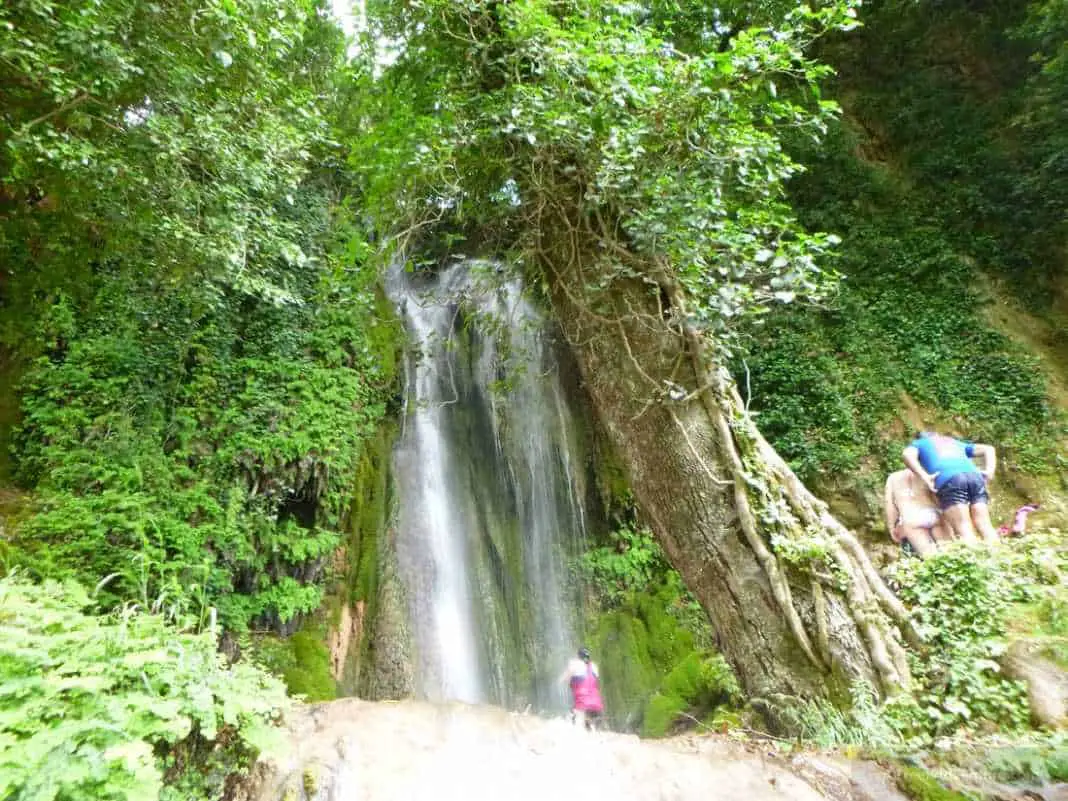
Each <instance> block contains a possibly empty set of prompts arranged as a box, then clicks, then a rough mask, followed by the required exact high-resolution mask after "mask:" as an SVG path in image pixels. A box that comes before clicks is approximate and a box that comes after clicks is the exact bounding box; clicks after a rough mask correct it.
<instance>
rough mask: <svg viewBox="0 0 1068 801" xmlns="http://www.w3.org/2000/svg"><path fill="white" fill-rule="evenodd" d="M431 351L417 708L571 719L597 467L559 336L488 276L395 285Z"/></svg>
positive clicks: (412, 358) (410, 532) (420, 470)
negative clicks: (578, 573)
mask: <svg viewBox="0 0 1068 801" xmlns="http://www.w3.org/2000/svg"><path fill="white" fill-rule="evenodd" d="M388 291H389V293H390V295H391V297H392V299H393V300H394V302H395V303H396V304H397V307H398V309H399V311H400V313H401V315H402V317H403V319H404V321H405V324H406V325H407V327H408V331H409V335H410V338H411V340H412V342H413V343H414V345H415V346H416V347H417V348H418V352H416V353H413V354H410V355H409V357H408V359H407V365H406V373H407V390H406V396H405V411H404V423H403V431H402V435H401V438H400V442H399V444H398V446H397V449H396V451H395V454H394V474H395V476H396V485H397V492H398V500H399V509H400V511H399V519H398V526H399V528H398V532H397V555H398V560H399V563H400V568H401V574H402V578H403V580H404V582H405V585H406V589H407V592H408V596H409V603H410V607H411V612H412V622H413V630H414V631H413V633H414V636H415V646H416V651H417V663H416V683H417V691H418V693H419V694H420V695H421V696H422V697H425V698H428V699H431V700H450V699H451V700H461V701H467V702H472V703H477V702H490V703H496V704H502V705H506V706H518V705H525V704H533V705H534V706H535V707H537V708H540V709H549V708H553V707H555V708H557V709H560V708H562V704H563V694H562V690H561V689H560V688H557V687H556V686H555V683H554V681H553V679H554V678H555V675H556V674H557V673H559V672H560V670H561V669H562V668H563V665H564V663H565V661H566V659H567V657H568V656H569V655H570V654H571V653H572V652H573V651H574V649H575V647H577V645H578V643H577V642H576V640H575V638H574V631H575V624H576V621H575V620H574V614H575V609H576V608H577V606H578V603H577V593H576V592H575V590H574V588H572V587H571V586H570V583H569V581H568V580H567V571H566V564H565V562H566V560H567V559H568V558H569V557H570V556H572V555H574V554H575V553H576V550H577V548H578V547H579V546H580V544H581V542H582V540H583V538H584V536H585V526H586V523H585V511H584V498H585V486H584V481H583V476H584V473H583V471H584V468H585V464H586V459H585V457H584V454H583V453H582V452H581V447H580V443H581V437H580V436H579V432H577V431H576V429H575V424H574V422H573V419H572V414H571V411H570V409H569V406H568V402H567V397H566V393H565V390H564V385H563V382H562V379H561V375H560V370H559V368H558V365H557V353H558V351H557V350H556V349H555V348H554V347H553V345H552V342H551V339H550V337H549V335H548V333H547V331H548V329H547V325H546V323H545V321H544V319H543V318H542V317H541V315H540V314H538V312H537V311H536V309H535V308H534V307H533V306H532V305H531V304H530V303H529V302H528V301H527V300H526V299H525V298H524V297H523V295H522V292H521V285H520V283H519V281H518V280H517V279H509V278H507V276H505V275H504V274H503V273H502V271H501V268H500V267H497V266H496V265H492V264H488V263H484V262H461V263H458V264H456V265H454V266H452V267H450V268H449V269H448V270H446V271H443V272H442V273H440V274H438V275H430V274H415V275H413V274H408V273H405V272H403V271H402V270H400V269H397V270H395V272H394V273H393V275H392V276H391V278H390V280H389V283H388Z"/></svg>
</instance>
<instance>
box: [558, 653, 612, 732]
mask: <svg viewBox="0 0 1068 801" xmlns="http://www.w3.org/2000/svg"><path fill="white" fill-rule="evenodd" d="M561 681H566V682H567V683H568V686H569V687H570V688H571V720H572V721H573V722H575V723H579V722H581V723H582V724H583V725H584V726H585V727H586V728H587V729H593V728H597V727H599V726H600V722H601V719H602V717H603V715H604V700H603V699H602V698H601V685H600V677H599V676H598V674H597V663H596V662H593V661H592V660H591V659H590V649H589V648H586V647H585V646H583V647H582V648H579V650H578V659H572V660H571V661H570V662H568V665H567V670H566V671H564V675H563V676H561Z"/></svg>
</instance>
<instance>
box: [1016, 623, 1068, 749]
mask: <svg viewBox="0 0 1068 801" xmlns="http://www.w3.org/2000/svg"><path fill="white" fill-rule="evenodd" d="M1001 664H1002V668H1003V669H1004V670H1005V675H1007V676H1009V677H1010V678H1013V679H1018V680H1020V681H1023V682H1025V683H1026V684H1027V700H1028V704H1029V705H1030V707H1031V719H1032V721H1033V722H1034V723H1035V724H1036V725H1039V726H1049V727H1051V728H1056V729H1059V728H1063V727H1064V726H1065V725H1066V724H1068V673H1066V672H1065V671H1064V669H1063V668H1061V667H1060V666H1059V665H1057V664H1056V663H1054V662H1053V661H1052V660H1050V659H1048V658H1046V657H1045V656H1043V654H1042V646H1041V644H1040V643H1037V642H1034V641H1031V640H1017V641H1015V642H1013V643H1012V645H1010V646H1009V649H1008V650H1007V651H1006V652H1005V655H1004V656H1003V657H1002V660H1001Z"/></svg>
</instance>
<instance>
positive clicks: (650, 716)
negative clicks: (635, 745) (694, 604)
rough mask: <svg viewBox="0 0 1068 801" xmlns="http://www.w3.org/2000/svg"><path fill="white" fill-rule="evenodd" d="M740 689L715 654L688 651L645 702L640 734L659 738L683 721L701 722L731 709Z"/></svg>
mask: <svg viewBox="0 0 1068 801" xmlns="http://www.w3.org/2000/svg"><path fill="white" fill-rule="evenodd" d="M740 696H741V687H740V686H739V685H738V680H737V679H736V678H735V676H734V672H733V671H732V670H731V668H730V665H728V664H727V662H726V660H725V659H724V658H723V657H722V656H720V655H719V654H704V653H700V652H697V651H694V652H691V653H690V654H688V655H687V656H686V658H685V659H683V660H682V661H681V662H679V663H678V664H677V665H676V666H675V667H674V668H673V669H672V670H671V672H670V673H668V674H667V675H666V676H665V677H664V680H663V682H662V683H661V686H660V690H659V691H658V692H657V693H656V694H655V695H654V696H653V697H652V698H651V699H649V703H648V704H647V705H646V707H645V714H644V718H643V720H642V735H643V736H645V737H663V736H664V735H665V734H669V733H670V732H671V730H672V728H673V727H674V726H675V725H676V724H678V723H680V722H684V723H686V725H687V726H688V725H689V724H690V723H692V722H694V721H698V722H700V721H702V720H703V719H704V718H706V717H708V716H709V715H711V714H712V713H714V712H715V711H716V710H718V709H720V708H721V707H725V706H733V705H734V704H736V703H737V702H738V701H739V699H740Z"/></svg>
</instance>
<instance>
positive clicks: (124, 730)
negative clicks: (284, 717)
mask: <svg viewBox="0 0 1068 801" xmlns="http://www.w3.org/2000/svg"><path fill="white" fill-rule="evenodd" d="M89 605H90V598H89V597H88V595H87V594H86V592H85V591H84V590H83V589H82V588H81V587H80V586H78V585H76V584H72V583H68V584H63V585H61V584H58V583H55V582H47V583H45V584H43V585H37V584H31V583H28V582H27V581H25V580H24V579H21V578H18V577H11V576H9V577H7V578H3V579H0V797H2V798H14V799H26V801H29V800H30V799H42V800H43V799H62V801H151V800H152V799H157V798H163V799H173V801H194V799H209V798H211V799H214V798H218V797H219V795H220V794H221V791H222V786H223V782H224V781H225V779H226V776H227V775H228V774H229V773H230V772H233V771H235V770H238V769H240V768H241V767H242V766H244V765H247V764H248V763H249V761H250V760H251V758H252V757H253V756H254V755H255V754H256V753H257V752H258V751H259V750H260V749H261V748H263V747H265V746H267V745H269V744H270V743H271V742H272V741H273V736H274V732H273V724H274V723H275V722H276V721H277V720H278V718H279V716H280V714H281V713H282V712H283V710H284V709H285V707H286V703H287V701H286V697H285V692H284V690H283V688H282V686H281V684H280V683H279V682H278V681H277V680H275V679H273V678H271V677H270V676H268V675H267V674H265V673H264V672H263V671H261V670H259V669H257V668H255V667H253V666H252V665H250V664H248V663H245V662H238V663H236V664H234V665H231V666H227V665H225V664H224V662H223V657H222V656H221V655H220V653H219V651H218V647H217V642H216V638H215V636H214V635H213V634H211V633H206V632H205V633H196V632H195V631H192V630H189V629H187V628H184V627H183V626H182V625H181V624H180V623H178V622H169V621H168V620H167V619H166V618H165V617H164V616H163V615H162V614H159V613H157V612H154V611H150V610H141V609H138V608H136V607H132V606H128V607H125V608H123V609H122V610H120V611H118V612H116V613H114V614H110V615H104V616H100V617H96V616H93V615H90V614H86V612H85V611H83V610H85V609H86V608H87V607H88V606H89ZM204 744H213V745H212V747H210V748H207V749H205V748H204V747H203V746H204ZM205 750H206V751H207V752H208V753H209V754H210V758H201V759H199V760H197V763H198V764H196V765H194V764H192V763H193V760H191V759H189V758H188V755H189V754H191V753H198V752H201V751H205ZM165 777H166V783H167V784H168V785H173V786H171V787H169V788H165V786H164V784H165Z"/></svg>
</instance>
